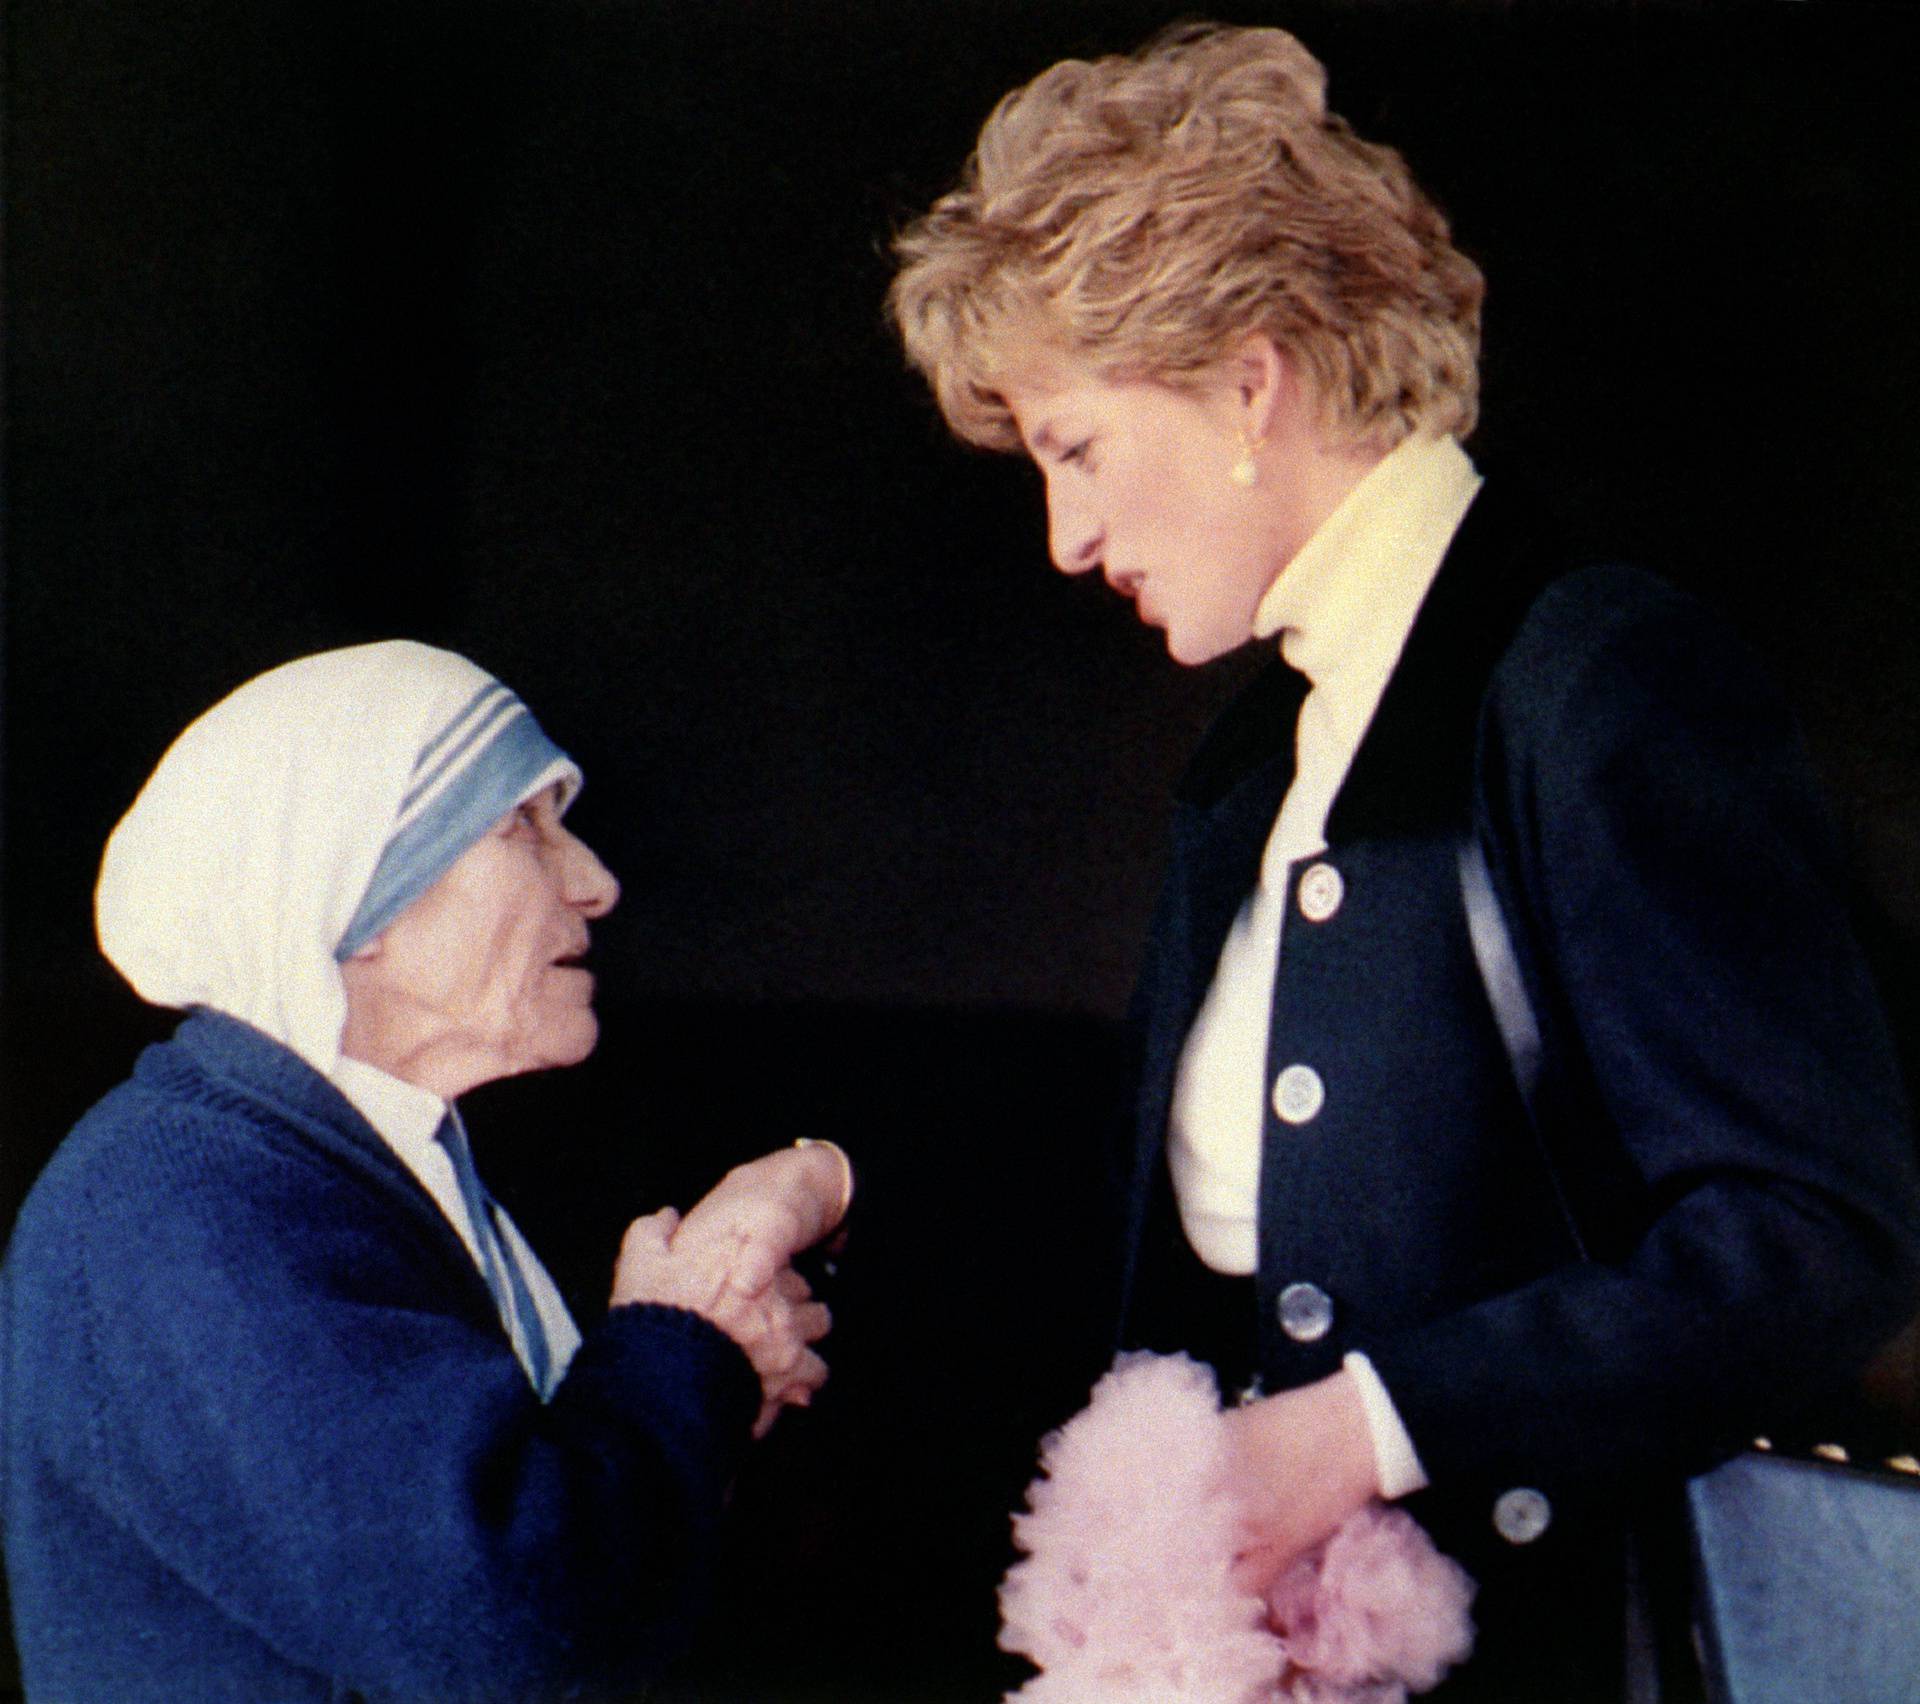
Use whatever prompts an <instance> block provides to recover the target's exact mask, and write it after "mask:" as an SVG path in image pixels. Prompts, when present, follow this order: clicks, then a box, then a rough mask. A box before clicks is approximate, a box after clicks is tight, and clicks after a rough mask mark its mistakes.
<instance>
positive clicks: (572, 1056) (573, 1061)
mask: <svg viewBox="0 0 1920 1704" xmlns="http://www.w3.org/2000/svg"><path fill="white" fill-rule="evenodd" d="M599 1042H600V1020H599V1019H598V1018H596V1017H595V1016H594V1015H593V1013H592V1011H591V1010H585V1009H583V1010H579V1011H573V1012H569V1013H568V1014H567V1015H566V1016H565V1017H564V1018H556V1019H554V1020H552V1021H551V1022H549V1023H547V1024H545V1025H543V1026H542V1028H541V1032H540V1034H539V1035H538V1036H536V1037H535V1038H534V1040H533V1043H532V1045H531V1046H529V1047H528V1048H527V1049H526V1050H525V1054H524V1058H525V1060H526V1063H525V1064H523V1065H521V1066H519V1067H518V1068H517V1071H516V1074H522V1073H525V1072H528V1071H561V1070H565V1069H566V1067H567V1066H569V1065H579V1064H583V1063H584V1062H585V1061H586V1059H587V1058H588V1057H589V1055H591V1054H592V1052H593V1050H594V1048H595V1047H596V1046H598V1045H599Z"/></svg>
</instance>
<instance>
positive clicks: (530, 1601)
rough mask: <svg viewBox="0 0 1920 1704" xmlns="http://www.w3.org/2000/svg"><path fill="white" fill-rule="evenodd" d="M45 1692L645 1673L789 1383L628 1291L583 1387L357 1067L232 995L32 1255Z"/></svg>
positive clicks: (195, 1035)
mask: <svg viewBox="0 0 1920 1704" xmlns="http://www.w3.org/2000/svg"><path fill="white" fill-rule="evenodd" d="M0 1322H3V1323H4V1335H3V1336H0V1350H3V1351H4V1362H3V1363H0V1371H3V1373H4V1377H3V1378H0V1398H3V1399H4V1422H5V1430H4V1449H3V1450H0V1516H3V1517H4V1536H5V1545H6V1562H7V1571H8V1579H9V1585H10V1588H11V1594H12V1600H13V1613H14V1623H15V1628H16V1631H17V1635H18V1644H19V1649H20V1656H21V1665H22V1671H23V1675H24V1679H25V1684H26V1690H27V1695H28V1697H29V1698H34V1699H39V1698H46V1699H49V1700H79V1699H86V1700H88V1701H89V1704H129V1701H132V1700H149V1699H150V1700H161V1699H194V1700H212V1699H232V1700H235V1701H240V1700H246V1701H249V1704H252V1701H257V1700H261V1699H269V1698H271V1699H277V1700H286V1701H292V1700H314V1701H315V1704H322V1701H337V1700H343V1699H347V1698H355V1699H363V1700H367V1701H369V1704H371V1701H374V1700H383V1701H388V1704H400V1701H403V1700H405V1701H416V1700H417V1701H422V1704H424V1701H427V1700H432V1701H433V1704H453V1701H454V1700H494V1699H497V1700H502V1701H505V1700H512V1701H513V1704H527V1701H531V1700H536V1699H550V1698H561V1697H565V1698H570V1699H589V1698H609V1697H622V1698H625V1697H631V1696H632V1695H633V1692H634V1689H635V1688H636V1687H637V1686H638V1684H639V1682H640V1679H641V1677H642V1676H644V1675H646V1674H647V1673H649V1672H652V1671H654V1670H656V1669H658V1668H659V1667H661V1666H662V1665H663V1664H664V1663H665V1661H666V1660H667V1659H668V1657H669V1656H670V1655H671V1654H672V1653H673V1652H675V1651H676V1650H677V1649H678V1647H679V1646H680V1645H681V1644H682V1643H683V1641H684V1640H685V1638H686V1636H687V1633H688V1632H689V1630H690V1621H691V1618H692V1616H693V1614H694V1612H695V1611H696V1610H697V1608H699V1607H700V1605H701V1603H702V1600H703V1597H704V1593H705V1587H706V1584H707V1579H708V1576H709V1574H710V1571H711V1568H712V1566H713V1562H714V1557H715V1551H716V1545H717V1540H718V1527H719V1522H720V1517H721V1512H722V1508H723V1504H724V1501H725V1497H726V1493H727V1486H728V1484H729V1482H730V1480H731V1478H732V1476H733V1473H734V1471H735V1469H736V1467H737V1466H738V1463H739V1461H740V1459H741V1457H742V1456H743V1455H744V1453H745V1450H746V1447H747V1442H748V1434H749V1430H750V1427H751V1425H752V1421H753V1416H754V1414H755V1412H756V1410H757V1408H758V1404H759V1384H758V1381H757V1380H756V1379H755V1378H754V1376H753V1370H752V1368H751V1367H750V1366H749V1365H748V1363H747V1359H746V1357H745V1356H744V1355H743V1354H742V1353H741V1352H740V1350H739V1349H738V1348H737V1347H736V1346H735V1345H734V1344H733V1343H732V1342H731V1341H730V1340H729V1339H728V1338H727V1337H725V1336H724V1335H723V1334H722V1333H721V1332H719V1331H718V1330H716V1329H715V1328H714V1327H713V1326H711V1325H709V1324H708V1323H707V1322H706V1321H705V1320H703V1319H700V1318H698V1317H697V1316H695V1315H693V1314H691V1313H686V1312H683V1311H682V1310H679V1309H676V1308H667V1307H653V1306H636V1307H621V1308H615V1309H613V1310H612V1311H611V1313H610V1314H609V1315H608V1316H607V1318H606V1319H605V1320H604V1321H602V1322H601V1323H600V1324H598V1325H596V1326H594V1327H592V1328H591V1329H590V1330H589V1331H588V1332H587V1333H586V1336H585V1341H584V1342H583V1343H582V1345H581V1347H580V1350H579V1352H578V1354H577V1355H576V1356H575V1358H574V1360H573V1363H572V1365H571V1367H570V1368H569V1370H568V1372H567V1375H566V1377H565V1378H564V1379H563V1380H562V1381H561V1383H560V1385H559V1387H558V1388H557V1390H556V1391H555V1392H554V1395H553V1399H552V1401H551V1402H550V1403H546V1404H542V1403H541V1402H540V1401H539V1399H538V1398H537V1397H536V1396H535V1395H534V1392H533V1390H532V1387H531V1386H530V1384H529V1383H528V1380H527V1377H526V1374H525V1373H524V1372H523V1371H522V1369H521V1366H520V1363H519V1361H518V1360H517V1359H516V1358H515V1356H514V1353H513V1348H512V1345H511V1344H510V1343H509V1341H508V1339H507V1336H506V1333H505V1331H504V1329H503V1328H502V1326H501V1323H500V1317H499V1314H498V1312H497V1311H496V1309H495V1307H494V1304H493V1301H492V1298H491V1297H490V1295H489V1294H488V1292H487V1288H486V1285H485V1283H484V1281H483V1280H482V1279H481V1277H480V1275H479V1273H478V1271H477V1270H476V1269H475V1266H474V1263H473V1261H472V1259H471V1258H470V1257H469V1256H468V1254H467V1252H466V1249H465V1247H464V1245H463V1244H462V1243H461V1242H460V1240H459V1238H458V1236H457V1235H456V1234H455V1232H454V1230H453V1228H452V1226H450V1225H449V1224H448V1223H447V1220H446V1218H445V1216H444V1215H443V1214H442V1213H441V1212H440V1210H439V1208H438V1207H436V1206H435V1205H434V1203H433V1201H432V1200H431V1198H430V1197H429V1196H428V1195H427V1192H426V1191H425V1190H424V1189H423V1188H422V1187H421V1186H420V1185H419V1183H418V1182H417V1181H415V1179H414V1178H413V1177H412V1176H411V1174H409V1173H408V1172H407V1171H406V1170H405V1168H404V1167H403V1166H402V1165H401V1164H400V1162H399V1161H398V1159H396V1158H395V1156H394V1155H393V1153H392V1151H391V1150H390V1149H389V1148H388V1147H387V1145H386V1144H385V1143H384V1142H383V1141H381V1139H380V1138H379V1136H378V1135H377V1134H376V1133H375V1132H374V1131H373V1129H372V1128H371V1127H370V1126H368V1125H367V1124H366V1122H365V1121H364V1120H363V1119H362V1118H361V1117H360V1115H359V1114H358V1113H357V1112H356V1111H355V1110H354V1109H353V1107H352V1106H350V1105H349V1104H348V1103H347V1101H346V1100H345V1099H344V1098H342V1096H341V1095H340V1093H339V1091H338V1090H336V1089H335V1088H334V1087H333V1085H332V1084H331V1083H329V1082H327V1081H326V1080H325V1079H324V1078H323V1077H321V1076H320V1075H319V1074H318V1073H316V1072H315V1071H313V1070H312V1069H311V1068H310V1067H309V1066H307V1065H306V1064H305V1062H304V1061H302V1060H300V1059H298V1058H296V1057H295V1056H294V1055H293V1054H292V1053H290V1052H289V1051H288V1050H287V1049H285V1048H284V1047H281V1046H279V1045H278V1044H277V1043H275V1042H273V1041H270V1040H268V1039H267V1038H266V1037H265V1036H263V1035H261V1034H260V1033H259V1032H258V1031H256V1030H253V1029H250V1028H249V1027H248V1026H247V1025H245V1024H242V1023H239V1022H237V1021H236V1020H234V1019H232V1018H227V1017H223V1016H219V1015H215V1014H210V1013H202V1014H198V1015H196V1016H194V1017H191V1018H189V1019H188V1020H187V1021H186V1022H185V1023H184V1024H183V1025H182V1026H181V1027H180V1029H179V1030H178V1031H177V1032H176V1033H175V1036H174V1039H173V1040H171V1041H169V1042H167V1043H165V1044H164V1045H162V1046H159V1047H153V1048H149V1049H148V1050H147V1051H146V1052H145V1053H144V1054H143V1055H142V1056H141V1059H140V1062H139V1065H138V1066H137V1068H136V1070H135V1072H134V1075H133V1078H132V1080H131V1081H129V1082H127V1083H124V1084H122V1085H121V1086H120V1087H119V1088H118V1089H115V1090H114V1091H113V1092H112V1093H111V1094H109V1095H108V1096H107V1097H106V1099H104V1100H103V1101H102V1102H101V1103H100V1104H99V1105H98V1106H96V1107H95V1108H94V1109H93V1110H92V1111H91V1112H90V1113H88V1115H87V1116H86V1117H85V1118H84V1119H83V1120H82V1121H81V1123H80V1124H79V1126H78V1127H76V1129H75V1130H74V1132H73V1134H72V1135H70V1136H69V1137H68V1139H67V1141H66V1142H65V1144H64V1145H63V1146H62V1147H61V1149H60V1151H59V1152H58V1153H57V1154H56V1155H55V1156H54V1159H53V1161H52V1162H51V1164H50V1165H49V1166H48V1168H47V1170H46V1171H45V1172H44V1173H43V1174H42V1176H41V1178H40V1180H39V1182H38V1183H37V1184H36V1185H35V1186H34V1189H33V1192H32V1194H31V1195H30V1196H29V1198H28V1200H27V1203H26V1205H25V1207H24V1208H23V1209H22V1211H21V1214H20V1218H19V1222H18V1224H17V1226H16V1227H15V1230H14V1234H13V1239H12V1246H11V1248H10V1250H9V1252H8V1257H7V1261H6V1265H5V1267H4V1269H0Z"/></svg>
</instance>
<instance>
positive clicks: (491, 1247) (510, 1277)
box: [434, 1112, 553, 1396]
mask: <svg viewBox="0 0 1920 1704" xmlns="http://www.w3.org/2000/svg"><path fill="white" fill-rule="evenodd" d="M434 1139H435V1140H436V1141H437V1142H439V1144H440V1145H441V1147H443V1148H445V1149H446V1150H447V1157H448V1158H449V1159H450V1160H452V1161H453V1175H454V1179H455V1181H456V1182H458V1184H459V1185H460V1200H461V1202H462V1204H463V1205H464V1206H465V1207H466V1210H467V1223H468V1224H469V1225H471V1226H472V1227H473V1238H474V1241H475V1242H477V1243H478V1244H479V1245H480V1260H481V1264H482V1267H483V1269H484V1272H485V1276H486V1280H487V1288H488V1289H489V1290H490V1291H492V1292H493V1305H494V1307H495V1309H496V1310H498V1312H499V1314H500V1317H501V1319H502V1321H511V1322H513V1323H516V1324H518V1325H519V1327H520V1335H521V1338H522V1339H523V1340H524V1342H525V1343H526V1348H527V1361H528V1372H529V1374H530V1375H531V1377H532V1379H533V1388H534V1389H535V1390H537V1391H538V1392H539V1393H540V1394H541V1395H542V1396H549V1395H551V1394H552V1391H553V1352H552V1350H551V1348H549V1346H548V1344H547V1328H546V1327H545V1326H544V1325H543V1324H541V1322H540V1310H539V1309H538V1308H536V1307H535V1306H534V1305H533V1293H532V1291H530V1290H529V1289H528V1288H527V1279H526V1274H525V1273H523V1272H522V1271H521V1270H520V1262H519V1260H518V1259H516V1258H515V1256H514V1252H513V1249H512V1247H511V1246H510V1245H509V1244H508V1242H507V1239H506V1238H505V1237H504V1236H502V1235H501V1234H500V1226H499V1223H498V1221H497V1220H496V1219H495V1217H494V1205H493V1197H492V1196H491V1195H489V1194H488V1193H487V1186H486V1185H485V1184H483V1183H482V1182H481V1181H480V1172H479V1169H478V1168H477V1167H476V1166H475V1165H474V1163H473V1146H472V1144H471V1143H470V1142H468V1140H467V1128H466V1126H465V1125H464V1124H462V1123H461V1122H460V1115H459V1114H458V1113H454V1112H449V1113H448V1114H447V1116H446V1117H445V1118H443V1119H442V1120H441V1121H440V1128H439V1129H438V1130H436V1131H435V1132H434Z"/></svg>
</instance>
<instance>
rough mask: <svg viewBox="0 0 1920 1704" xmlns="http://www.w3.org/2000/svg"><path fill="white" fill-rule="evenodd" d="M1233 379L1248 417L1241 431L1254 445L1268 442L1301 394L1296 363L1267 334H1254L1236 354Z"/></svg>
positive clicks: (1244, 340) (1242, 343)
mask: <svg viewBox="0 0 1920 1704" xmlns="http://www.w3.org/2000/svg"><path fill="white" fill-rule="evenodd" d="M1229 377H1230V379H1231V382H1232V384H1233V387H1234V395H1235V397H1236V399H1237V401H1238V403H1239V407H1240V409H1241V411H1242V412H1243V414H1244V418H1243V420H1242V421H1241V424H1240V430H1241V431H1242V432H1243V433H1244V434H1245V436H1246V437H1247V438H1249V439H1250V440H1252V442H1254V443H1256V444H1259V443H1264V442H1265V441H1266V440H1267V439H1268V438H1270V437H1272V436H1273V435H1274V430H1275V428H1276V426H1278V425H1279V423H1280V420H1281V417H1282V414H1283V412H1284V411H1285V410H1286V409H1287V408H1288V407H1289V406H1290V405H1291V404H1292V402H1293V401H1294V399H1295V396H1296V393H1297V391H1298V388H1299V387H1298V384H1297V382H1296V379H1295V375H1294V371H1293V366H1292V363H1291V362H1289V361H1288V359H1287V358H1286V356H1285V355H1283V354H1281V352H1280V348H1279V346H1278V345H1277V344H1276V343H1275V342H1274V341H1273V339H1272V338H1271V337H1269V336H1267V334H1266V333H1265V332H1262V331H1256V332H1250V333H1249V334H1248V335H1247V336H1246V337H1244V338H1242V339H1241V341H1240V345H1239V347H1238V348H1237V349H1235V351H1234V352H1233V355H1232V357H1231V359H1230V363H1229Z"/></svg>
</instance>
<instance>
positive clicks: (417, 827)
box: [333, 681, 567, 961]
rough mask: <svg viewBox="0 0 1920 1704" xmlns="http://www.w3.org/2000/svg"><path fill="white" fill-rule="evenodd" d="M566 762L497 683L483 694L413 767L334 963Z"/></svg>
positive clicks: (383, 925) (416, 895)
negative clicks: (423, 800)
mask: <svg viewBox="0 0 1920 1704" xmlns="http://www.w3.org/2000/svg"><path fill="white" fill-rule="evenodd" d="M496 695H497V699H498V701H497V702H489V703H486V704H485V708H484V709H482V703H483V701H487V700H491V699H493V698H495V696H496ZM476 712H478V714H477V715H476ZM469 722H470V725H468V726H464V727H463V723H469ZM456 730H459V732H458V736H457V737H454V736H455V731H456ZM566 755H567V754H566V753H565V752H563V751H562V750H561V749H560V748H559V747H558V746H557V745H555V744H554V743H553V741H552V740H550V739H548V738H547V736H546V734H545V732H544V731H543V730H542V729H541V727H540V724H539V723H538V722H536V721H535V720H534V719H533V715H532V713H531V712H530V711H529V710H528V709H527V707H526V706H525V705H524V704H522V703H521V702H520V700H519V699H518V698H516V697H514V695H513V694H512V693H511V692H509V691H508V690H507V689H506V688H505V687H504V686H501V685H500V684H499V682H497V681H496V682H495V683H494V684H493V685H492V686H489V687H486V688H484V689H483V690H482V691H481V692H480V694H479V695H478V696H477V697H476V699H475V700H474V701H473V702H472V703H470V704H469V705H467V706H466V707H465V708H464V709H462V711H461V712H460V714H459V715H458V716H456V717H455V718H454V719H453V720H452V721H451V722H449V723H448V724H447V727H446V728H444V729H443V730H441V732H440V734H439V735H437V736H436V737H435V738H434V739H433V740H431V741H429V742H428V744H427V746H426V748H425V749H424V750H423V751H422V752H421V753H420V756H419V758H418V759H417V760H416V762H415V764H414V777H413V782H412V784H411V786H410V787H409V789H408V792H407V796H406V798H405V799H404V800H403V801H402V804H401V820H402V821H403V822H404V823H405V826H404V827H403V828H401V830H400V831H399V833H397V834H396V835H394V837H393V838H392V839H391V840H389V841H388V842H387V845H386V849H385V851H383V852H382V853H381V854H380V862H379V863H378V864H376V865H375V866H374V871H373V876H372V878H371V879H370V880H369V881H368V883H367V891H366V895H365V897H364V898H362V899H361V901H360V907H359V909H358V910H357V911H355V912H354V914H353V921H352V922H350V923H349V924H348V925H347V928H346V933H345V934H343V935H342V936H341V937H340V944H339V945H338V946H337V947H335V948H334V953H333V956H334V957H335V958H336V959H339V960H342V961H344V960H346V959H349V958H351V957H352V956H353V955H354V954H355V953H356V952H358V951H359V950H360V949H361V948H362V947H364V946H365V945H366V944H367V942H369V941H371V940H372V939H373V938H374V936H376V935H377V934H379V933H380V931H381V930H382V929H384V928H386V926H387V925H388V924H389V923H391V922H392V921H393V920H394V919H395V918H396V917H398V916H399V915H400V913H401V912H403V911H405V910H406V908H407V907H408V906H409V905H411V904H412V903H413V902H414V901H415V900H416V899H418V898H419V897H420V896H421V895H422V894H423V893H425V892H426V891H427V889H428V888H430V887H432V886H433V884H434V883H435V882H437V881H438V880H439V879H440V878H441V877H442V876H443V875H445V874H446V873H447V870H448V869H449V867H450V866H451V865H452V864H453V862H454V860H455V859H457V858H458V857H459V856H460V854H461V853H462V852H464V851H466V849H467V848H468V847H469V846H471V845H472V844H473V843H474V842H475V841H476V840H478V839H479V838H480V837H481V836H482V835H483V834H485V833H486V832H487V830H488V829H490V828H492V827H493V825H494V824H495V823H496V822H498V821H499V820H500V819H501V818H502V817H503V816H505V815H506V814H507V812H508V811H510V810H512V809H513V807H514V806H515V805H517V804H518V803H519V802H520V801H521V800H522V799H523V798H525V797H526V793H527V789H528V788H529V787H530V786H532V785H533V783H534V782H535V781H536V780H538V779H539V777H540V775H541V774H542V773H543V772H544V771H545V770H546V769H548V768H549V767H550V766H551V765H553V764H555V763H559V762H564V761H566ZM459 765H464V767H463V768H458V769H457V773H454V774H453V775H452V778H451V779H447V771H448V770H449V769H454V768H456V766H459ZM435 786H439V787H440V788H441V791H440V793H439V794H438V796H436V797H434V798H433V799H432V802H431V803H430V804H428V805H427V807H426V808H425V809H424V810H422V811H421V812H420V813H419V814H418V815H417V816H415V817H414V818H413V819H412V820H411V821H407V820H406V815H407V811H408V810H409V809H410V808H411V807H412V806H413V805H414V803H415V802H416V800H418V799H419V798H420V797H422V796H423V795H426V794H428V793H429V792H430V791H431V790H432V789H433V788H434V787H435Z"/></svg>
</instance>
